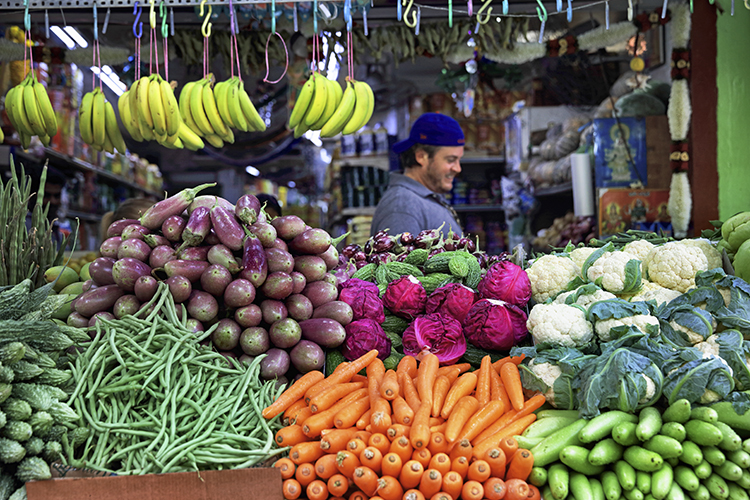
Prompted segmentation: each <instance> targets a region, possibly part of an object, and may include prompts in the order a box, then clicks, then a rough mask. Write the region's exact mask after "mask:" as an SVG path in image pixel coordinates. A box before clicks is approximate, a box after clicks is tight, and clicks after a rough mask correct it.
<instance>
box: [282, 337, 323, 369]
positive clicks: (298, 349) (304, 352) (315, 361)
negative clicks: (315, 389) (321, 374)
mask: <svg viewBox="0 0 750 500" xmlns="http://www.w3.org/2000/svg"><path fill="white" fill-rule="evenodd" d="M289 359H291V361H292V365H294V367H295V368H296V369H297V371H298V372H300V373H307V372H311V371H313V370H320V369H322V368H323V366H324V365H325V362H326V353H325V352H324V351H323V349H321V348H320V346H319V345H318V344H316V343H315V342H310V341H309V340H300V341H299V342H297V345H295V346H294V347H293V348H292V350H291V351H289Z"/></svg>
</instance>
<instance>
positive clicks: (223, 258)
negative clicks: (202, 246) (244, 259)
mask: <svg viewBox="0 0 750 500" xmlns="http://www.w3.org/2000/svg"><path fill="white" fill-rule="evenodd" d="M206 258H207V259H208V262H210V263H211V264H217V265H220V266H224V267H226V268H227V270H228V271H229V272H230V273H232V274H236V273H238V272H240V265H239V264H238V263H237V259H236V258H235V257H234V254H232V251H231V250H230V249H228V248H227V247H226V246H224V245H222V244H221V243H219V244H218V245H214V246H212V247H211V248H210V249H209V250H208V254H207V256H206Z"/></svg>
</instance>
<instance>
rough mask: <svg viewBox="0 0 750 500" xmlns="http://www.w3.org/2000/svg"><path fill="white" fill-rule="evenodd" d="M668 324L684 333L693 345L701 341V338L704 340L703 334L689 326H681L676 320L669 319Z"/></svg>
mask: <svg viewBox="0 0 750 500" xmlns="http://www.w3.org/2000/svg"><path fill="white" fill-rule="evenodd" d="M669 326H671V327H672V328H674V330H675V331H678V332H682V333H684V334H685V337H687V339H688V341H689V342H690V343H691V344H693V345H695V344H699V343H701V342H703V340H704V339H703V335H701V334H700V333H698V332H695V331H693V330H691V329H690V328H688V327H686V326H682V325H681V324H679V323H678V322H677V321H674V320H672V321H670V322H669Z"/></svg>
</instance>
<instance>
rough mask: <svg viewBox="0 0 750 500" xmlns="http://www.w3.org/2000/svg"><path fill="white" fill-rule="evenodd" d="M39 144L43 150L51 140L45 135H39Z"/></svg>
mask: <svg viewBox="0 0 750 500" xmlns="http://www.w3.org/2000/svg"><path fill="white" fill-rule="evenodd" d="M39 142H41V143H42V146H44V147H45V148H48V147H49V145H50V143H51V142H52V138H51V137H50V136H48V135H47V134H44V135H40V136H39Z"/></svg>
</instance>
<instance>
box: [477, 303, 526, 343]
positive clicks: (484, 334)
mask: <svg viewBox="0 0 750 500" xmlns="http://www.w3.org/2000/svg"><path fill="white" fill-rule="evenodd" d="M464 333H465V334H466V339H467V340H468V341H469V342H471V343H472V344H473V345H475V346H477V347H479V348H481V349H488V350H494V351H507V350H509V349H510V348H511V347H513V346H514V345H516V344H518V343H519V342H521V341H522V340H523V339H525V338H526V335H527V334H528V330H527V329H526V313H525V312H523V310H522V309H521V308H520V307H518V306H516V305H513V304H509V303H508V302H503V301H502V300H495V299H481V300H479V301H478V302H476V303H475V304H474V305H473V306H472V308H471V310H470V311H469V314H467V315H466V319H464Z"/></svg>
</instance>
